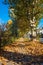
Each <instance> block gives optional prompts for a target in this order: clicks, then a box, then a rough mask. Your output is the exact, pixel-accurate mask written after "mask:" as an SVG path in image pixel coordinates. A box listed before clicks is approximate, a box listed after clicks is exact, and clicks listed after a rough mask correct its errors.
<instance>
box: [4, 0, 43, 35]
mask: <svg viewBox="0 0 43 65" xmlns="http://www.w3.org/2000/svg"><path fill="white" fill-rule="evenodd" d="M5 2H7V0H5ZM8 3H9V15H10V17H11V19H12V20H13V24H12V33H13V34H15V35H16V36H18V35H17V34H18V29H20V31H22V32H26V31H27V29H28V30H30V29H31V31H32V29H33V28H34V27H31V22H30V20H31V21H32V22H33V19H34V17H35V20H34V22H36V23H37V24H35V25H36V27H37V25H38V23H39V19H40V18H41V17H43V15H42V14H43V7H42V6H43V0H8ZM14 32H15V33H14Z"/></svg>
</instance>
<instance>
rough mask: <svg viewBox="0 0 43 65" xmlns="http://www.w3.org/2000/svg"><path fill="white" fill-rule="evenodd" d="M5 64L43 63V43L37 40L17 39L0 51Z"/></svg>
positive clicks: (35, 64) (38, 64)
mask: <svg viewBox="0 0 43 65" xmlns="http://www.w3.org/2000/svg"><path fill="white" fill-rule="evenodd" d="M0 63H3V65H43V44H41V43H40V42H37V41H31V42H24V41H23V40H22V41H16V42H14V43H12V44H10V45H8V46H5V47H4V49H3V50H1V52H0Z"/></svg>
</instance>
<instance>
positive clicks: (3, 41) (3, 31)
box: [0, 24, 11, 48]
mask: <svg viewBox="0 0 43 65" xmlns="http://www.w3.org/2000/svg"><path fill="white" fill-rule="evenodd" d="M9 28H10V26H9ZM9 43H11V31H10V30H8V28H7V24H1V25H0V48H1V47H3V46H5V45H7V44H9Z"/></svg>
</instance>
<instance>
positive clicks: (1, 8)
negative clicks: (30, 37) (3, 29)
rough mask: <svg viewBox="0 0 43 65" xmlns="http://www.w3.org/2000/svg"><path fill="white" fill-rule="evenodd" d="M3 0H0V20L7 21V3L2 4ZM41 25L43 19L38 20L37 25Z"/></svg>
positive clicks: (42, 24)
mask: <svg viewBox="0 0 43 65" xmlns="http://www.w3.org/2000/svg"><path fill="white" fill-rule="evenodd" d="M3 1H4V0H0V22H2V23H7V21H8V20H9V19H10V17H9V15H8V5H4V4H3V3H2V2H3ZM41 26H43V19H41V20H40V23H39V26H38V27H41Z"/></svg>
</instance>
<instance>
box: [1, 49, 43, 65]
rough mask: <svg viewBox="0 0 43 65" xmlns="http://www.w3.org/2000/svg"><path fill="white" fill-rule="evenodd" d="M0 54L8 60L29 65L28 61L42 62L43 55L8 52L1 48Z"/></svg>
mask: <svg viewBox="0 0 43 65" xmlns="http://www.w3.org/2000/svg"><path fill="white" fill-rule="evenodd" d="M0 56H2V57H4V58H5V59H7V60H9V61H13V62H16V63H18V64H19V62H21V63H22V65H29V64H30V63H39V64H40V63H43V55H39V56H35V55H27V54H22V53H17V52H9V51H4V50H1V52H0ZM30 65H31V64H30Z"/></svg>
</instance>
